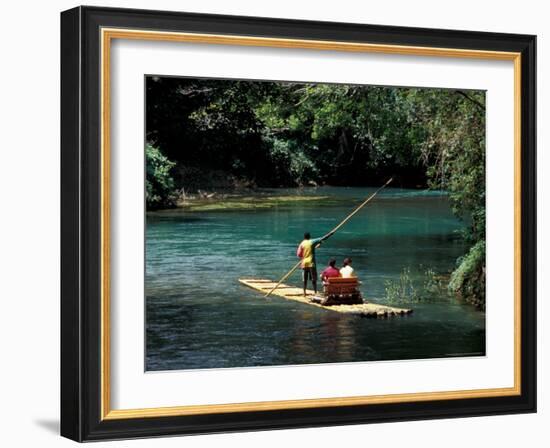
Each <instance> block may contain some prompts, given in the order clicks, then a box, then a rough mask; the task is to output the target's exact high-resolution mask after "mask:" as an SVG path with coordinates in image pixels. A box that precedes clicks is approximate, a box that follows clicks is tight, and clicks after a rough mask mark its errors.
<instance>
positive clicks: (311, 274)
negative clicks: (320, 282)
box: [302, 266, 317, 282]
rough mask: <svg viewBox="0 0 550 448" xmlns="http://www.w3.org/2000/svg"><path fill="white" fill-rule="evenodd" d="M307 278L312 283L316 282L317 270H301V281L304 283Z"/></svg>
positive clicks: (314, 268)
mask: <svg viewBox="0 0 550 448" xmlns="http://www.w3.org/2000/svg"><path fill="white" fill-rule="evenodd" d="M308 278H309V279H310V280H311V281H312V282H316V281H317V268H316V267H315V266H313V267H311V268H302V280H303V281H304V282H305V281H307V279H308Z"/></svg>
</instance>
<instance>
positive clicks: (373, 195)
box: [264, 177, 393, 298]
mask: <svg viewBox="0 0 550 448" xmlns="http://www.w3.org/2000/svg"><path fill="white" fill-rule="evenodd" d="M392 180H393V177H390V178H389V180H388V181H387V182H386V183H385V184H384V185H382V186H381V187H380V188H379V189H378V190H376V191H375V192H374V193H373V194H371V195H370V196H369V197H368V198H367V199H366V200H365V201H363V202H362V203H361V204H360V205H359V206H358V207H357V208H355V210H353V211H352V212H351V213H350V214H349V215H348V216H346V217H345V219H344V220H343V221H342V222H341V223H340V224H338V225H337V226H336V227H335V228H334V229H332V230H331V231H330V232H329V233H327V234H326V235H325V236H324V237H323V238H321V242H323V241H324V240H326V239H328V238H330V237H331V236H332V235H333V234H334V233H336V232H337V231H338V230H340V229H341V228H342V227H343V226H344V225H345V224H346V223H347V222H348V221H349V220H350V219H351V218H353V216H354V215H355V214H357V213H358V212H359V210H361V209H362V208H363V207H364V206H365V205H367V204H368V203H369V202H370V201H371V200H372V199H374V197H375V196H376V195H377V194H378V193H380V191H382V190H383V189H384V188H386V187H387V186H388V185H389V184H390V183H391V181H392ZM321 242H319V244H317V245H316V246H315V249H317V248H318V247H319V246H320V245H321ZM301 263H302V260H300V261H298V263H296V264H295V265H294V266H293V267H292V269H291V270H290V271H288V272H287V273H286V274H285V275H283V277H282V278H281V280H279V282H278V283H277V284H276V285H275V286H274V287H273V288H272V289H271V291H269V292H268V293H267V294H266V295H265V296H264V298H267V297H269V296H270V295H271V294H272V293H273V291H275V290H276V289H277V288H278V287H279V286H280V285H281V283H283V282H284V281H285V280H286V279H287V278H288V277H290V276H291V275H292V274H293V273H294V271H296V269H298V267H299V266H300V264H301Z"/></svg>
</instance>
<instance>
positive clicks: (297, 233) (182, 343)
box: [145, 187, 485, 370]
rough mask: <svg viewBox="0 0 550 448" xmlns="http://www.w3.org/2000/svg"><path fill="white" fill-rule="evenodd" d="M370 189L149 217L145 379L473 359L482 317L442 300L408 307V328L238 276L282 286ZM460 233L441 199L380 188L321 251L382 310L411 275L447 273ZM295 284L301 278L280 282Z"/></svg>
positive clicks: (481, 342)
mask: <svg viewBox="0 0 550 448" xmlns="http://www.w3.org/2000/svg"><path fill="white" fill-rule="evenodd" d="M373 191H374V189H369V188H336V187H323V188H315V189H303V190H298V189H295V190H271V191H269V190H266V191H264V192H263V194H264V195H265V196H268V197H278V196H286V195H292V196H295V195H306V196H316V197H318V196H322V197H323V198H322V199H317V200H309V201H291V202H281V203H278V205H275V206H273V207H270V208H261V209H249V210H236V209H235V210H231V209H229V210H221V211H192V212H191V211H185V210H179V209H178V210H169V211H163V212H156V213H149V214H148V215H147V231H146V281H145V290H146V321H147V322H146V345H147V347H146V369H147V370H170V369H197V368H223V367H245V366H268V365H288V364H311V363H327V362H352V361H375V360H396V359H419V358H437V357H447V356H479V355H484V354H485V315H484V314H483V313H481V312H479V311H477V310H475V309H474V308H472V307H471V306H469V305H467V304H463V303H460V302H458V301H456V300H454V299H452V298H449V297H448V296H447V295H446V294H445V293H442V294H441V297H439V300H438V298H437V297H436V299H435V300H434V298H433V297H432V298H431V300H429V301H427V300H426V301H421V302H420V303H414V304H411V305H408V306H410V307H412V308H414V313H413V314H412V315H411V316H409V317H404V318H391V319H387V320H375V319H365V318H360V317H357V316H347V315H344V314H339V313H334V312H330V311H326V310H323V309H320V308H316V307H311V306H307V305H304V304H300V303H297V302H292V301H286V300H283V299H281V298H277V297H273V298H271V299H267V300H266V299H264V298H263V297H262V295H260V294H259V293H258V292H255V291H253V290H251V289H248V288H246V287H244V286H242V285H241V284H239V282H238V278H240V277H262V278H269V279H277V278H280V277H281V276H282V275H283V274H284V273H285V272H286V271H288V270H289V269H290V267H292V266H293V265H294V264H295V262H296V255H295V252H296V246H297V244H298V243H299V242H300V241H301V239H302V236H303V233H304V231H306V230H308V231H310V232H311V233H312V236H313V237H316V236H320V235H323V234H325V233H326V232H327V231H329V230H330V229H331V228H333V227H334V226H335V225H336V224H337V223H338V222H340V221H341V220H342V219H343V218H344V217H345V216H346V215H347V214H348V213H350V211H351V210H352V209H353V208H354V207H355V206H356V205H357V204H359V203H360V202H361V201H362V200H364V199H365V198H366V197H367V196H368V195H369V194H370V193H372V192H373ZM460 228H461V223H460V222H459V221H458V220H456V218H454V217H453V215H452V214H451V211H450V207H449V203H448V200H447V198H446V197H445V196H444V195H442V194H438V193H436V192H426V191H418V190H402V189H389V188H388V189H386V190H384V191H383V192H382V193H380V194H379V196H377V198H376V199H375V200H374V201H373V202H372V203H371V204H369V205H367V207H366V208H365V209H363V210H362V211H361V212H360V213H358V214H357V215H356V216H355V217H354V218H353V219H352V220H351V221H350V222H349V224H347V225H346V226H345V227H343V228H342V230H340V231H339V232H338V233H337V234H335V235H334V236H333V237H332V238H331V239H330V240H328V241H327V242H326V243H325V244H324V245H323V246H322V247H321V248H320V249H318V251H317V262H318V265H319V267H322V266H324V265H325V263H326V261H327V260H328V258H329V257H335V258H337V260H338V263H340V262H341V260H342V259H343V258H344V257H346V256H350V257H352V258H353V265H354V268H355V270H356V272H357V274H358V276H359V277H360V279H361V281H362V282H363V284H362V292H363V295H364V296H365V297H366V298H367V299H368V300H370V301H375V302H379V303H385V302H386V297H385V284H386V282H387V281H395V280H397V279H398V278H399V275H400V274H401V273H402V272H403V269H405V268H408V269H410V272H411V276H412V277H413V278H414V279H417V280H419V281H420V280H421V279H422V278H424V277H423V275H424V274H423V273H424V272H425V271H426V270H427V269H432V270H434V271H435V272H436V273H446V272H449V271H450V270H451V269H452V268H453V266H454V265H455V261H456V259H457V257H459V256H461V255H463V254H464V252H465V250H466V247H465V246H464V244H463V242H462V240H461V239H460V238H459V237H458V235H457V232H458V231H459V230H460ZM287 283H292V284H296V285H300V273H299V272H296V273H295V275H294V276H293V277H292V278H291V279H290V280H289V281H287Z"/></svg>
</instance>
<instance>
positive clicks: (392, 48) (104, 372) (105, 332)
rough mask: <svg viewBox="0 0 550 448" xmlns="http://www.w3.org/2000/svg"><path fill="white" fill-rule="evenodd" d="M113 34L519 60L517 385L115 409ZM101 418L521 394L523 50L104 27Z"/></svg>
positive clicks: (516, 70)
mask: <svg viewBox="0 0 550 448" xmlns="http://www.w3.org/2000/svg"><path fill="white" fill-rule="evenodd" d="M113 39H132V40H149V41H167V42H186V43H198V44H214V45H240V46H254V47H272V48H296V49H310V50H319V51H345V52H356V53H384V54H399V55H410V56H432V57H455V58H470V59H491V60H504V61H513V62H514V280H515V288H514V386H513V387H508V388H494V389H476V390H459V391H442V392H422V393H408V394H391V395H369V396H357V397H337V398H315V399H304V400H280V401H262V402H246V403H230V404H216V405H190V406H171V407H156V408H141V409H111V407H110V402H111V386H110V378H111V365H110V356H111V345H110V331H111V327H110V154H111V142H110V125H111V116H110V98H111V95H110V62H111V60H110V54H111V53H110V50H111V41H112V40H113ZM101 92H102V94H101V211H102V215H101V341H100V343H101V397H100V399H101V406H100V411H101V420H119V419H129V418H146V417H168V416H184V415H201V414H213V413H229V412H253V411H265V410H285V409H307V408H318V407H334V406H353V405H365V404H381V403H406V402H413V401H431V400H454V399H467V398H486V397H503V396H514V395H520V394H521V54H520V53H514V52H500V51H485V50H466V49H454V48H437V47H417V46H403V45H386V44H368V43H352V42H337V41H320V40H304V39H279V38H265V37H249V36H231V35H216V34H194V33H176V32H161V31H142V30H133V29H118V28H102V29H101Z"/></svg>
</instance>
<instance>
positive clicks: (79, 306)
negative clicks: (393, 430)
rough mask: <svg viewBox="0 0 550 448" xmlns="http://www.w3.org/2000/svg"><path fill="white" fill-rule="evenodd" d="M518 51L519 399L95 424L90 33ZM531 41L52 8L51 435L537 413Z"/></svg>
mask: <svg viewBox="0 0 550 448" xmlns="http://www.w3.org/2000/svg"><path fill="white" fill-rule="evenodd" d="M103 27H109V28H125V29H145V30H160V31H173V32H187V33H205V34H214V35H216V34H219V35H243V36H256V37H266V38H284V39H303V40H316V41H325V40H326V41H338V42H359V43H363V42H364V43H374V44H392V45H402V46H417V47H430V48H431V47H438V48H449V49H456V48H459V49H466V50H487V51H503V52H517V53H521V229H522V231H521V243H520V245H521V260H520V263H521V310H520V311H521V359H520V369H521V393H520V394H519V395H516V396H503V397H487V398H465V399H452V400H451V399H444V400H433V401H422V402H420V401H419V402H406V403H389V404H368V405H346V406H334V407H319V408H315V407H314V408H307V409H286V410H285V409H283V410H280V409H279V410H265V411H254V412H229V413H224V412H221V413H210V414H202V415H185V416H181V415H180V416H163V417H143V418H127V419H111V420H109V419H102V417H101V416H102V412H101V406H102V405H101V381H102V379H101V344H100V340H101V247H100V238H101V213H102V209H101V206H102V203H101V182H100V179H101V151H100V144H101V142H100V139H101V121H100V115H101V110H100V108H101V105H100V98H101V83H100V78H101V68H100V29H101V28H103ZM535 46H536V37H535V36H531V35H518V34H502V33H487V32H472V31H454V30H439V29H421V28H404V27H392V26H379V25H362V24H350V23H331V22H330V23H329V22H313V21H298V20H282V19H272V18H255V17H254V18H253V17H237V16H223V15H206V14H190V13H181V12H167V11H144V10H132V9H112V8H99V7H77V8H74V9H71V10H68V11H65V12H63V13H61V323H62V325H61V435H63V436H65V437H68V438H70V439H73V440H76V441H92V440H103V439H120V438H138V437H153V436H162V435H178V434H180V435H183V434H197V433H213V432H231V431H248V430H267V429H279V428H298V427H313V426H329V425H341V424H360V423H372V422H387V421H401V420H418V419H434V418H450V417H466V416H480V415H497V414H510V413H528V412H536V160H535V156H536V154H535V149H536V148H535V140H536V116H535V111H536V97H535V94H536V64H535V54H536V48H535Z"/></svg>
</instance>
